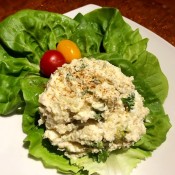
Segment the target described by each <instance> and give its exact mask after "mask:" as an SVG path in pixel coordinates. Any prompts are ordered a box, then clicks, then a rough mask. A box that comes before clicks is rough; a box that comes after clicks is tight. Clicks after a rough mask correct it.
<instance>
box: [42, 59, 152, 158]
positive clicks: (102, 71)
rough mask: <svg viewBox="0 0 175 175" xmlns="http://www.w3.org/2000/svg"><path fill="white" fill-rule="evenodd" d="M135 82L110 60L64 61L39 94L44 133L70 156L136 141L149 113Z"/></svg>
mask: <svg viewBox="0 0 175 175" xmlns="http://www.w3.org/2000/svg"><path fill="white" fill-rule="evenodd" d="M132 81H133V77H127V76H125V75H124V74H123V73H122V72H121V70H120V68H118V67H115V66H113V65H112V64H110V63H109V62H107V61H103V60H95V59H93V58H92V59H87V58H82V59H75V60H73V61H72V62H71V63H70V64H64V65H63V66H62V67H61V68H58V69H57V71H56V72H55V73H54V74H53V75H52V76H51V78H50V80H49V82H48V84H47V87H46V89H45V91H44V92H43V93H42V94H41V95H40V96H39V103H40V107H39V110H40V114H41V119H40V120H39V124H40V125H41V124H45V126H46V130H45V133H44V138H48V139H49V140H50V142H51V143H52V145H54V146H57V147H58V149H59V150H62V151H64V152H65V155H66V156H67V157H70V158H77V157H81V156H83V155H87V153H98V152H100V151H101V150H102V149H103V150H106V151H109V152H110V151H113V150H116V149H121V148H128V147H130V146H132V145H133V144H134V143H135V142H137V141H138V140H139V139H140V138H141V137H142V135H143V134H145V132H146V128H145V126H144V119H145V116H146V115H147V114H148V113H149V109H148V108H146V107H144V105H143V101H144V99H143V97H142V96H141V95H140V94H139V93H138V92H137V90H136V89H135V86H134V84H133V83H132Z"/></svg>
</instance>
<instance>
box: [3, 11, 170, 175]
mask: <svg viewBox="0 0 175 175" xmlns="http://www.w3.org/2000/svg"><path fill="white" fill-rule="evenodd" d="M63 38H67V39H71V40H73V41H74V42H76V43H77V45H78V46H79V48H80V50H81V52H82V55H83V56H86V57H89V58H90V57H94V58H96V59H103V60H107V61H109V62H110V63H111V64H113V65H115V66H118V67H120V68H121V70H122V72H123V73H124V74H126V75H127V76H133V77H134V81H133V83H134V84H135V86H136V89H137V90H138V91H139V93H140V94H141V95H142V96H143V97H144V99H145V101H144V103H145V106H147V107H148V108H149V109H150V114H149V115H148V116H147V117H146V119H145V126H146V128H147V132H146V134H145V135H144V136H143V137H142V138H141V139H140V140H139V141H138V142H137V143H135V145H133V146H132V147H131V148H129V149H126V150H125V149H124V150H116V151H113V152H112V153H110V156H109V158H108V159H107V161H106V162H105V163H102V162H101V163H98V162H95V161H93V159H91V158H89V157H88V156H84V157H82V158H79V159H77V160H69V159H68V158H66V157H65V156H64V154H63V152H61V151H58V150H57V149H56V147H53V146H52V145H51V144H50V142H49V141H48V140H46V139H43V133H44V130H45V128H44V126H38V119H39V117H40V116H39V110H38V107H39V103H38V96H39V94H40V93H42V92H43V91H44V89H45V86H46V83H47V81H48V79H47V78H44V77H42V76H41V75H40V70H39V61H40V58H41V56H42V54H43V53H44V52H45V51H46V50H48V49H55V48H56V44H57V42H59V41H60V40H61V39H63ZM147 42H148V39H147V38H142V36H141V35H140V33H139V30H138V29H137V30H135V31H133V30H132V28H131V27H130V26H129V25H128V24H127V23H126V22H125V21H124V20H123V18H122V16H121V14H120V12H119V11H118V10H117V9H114V8H100V9H97V10H94V11H92V12H90V13H88V14H86V15H84V16H83V15H82V14H78V15H77V16H76V17H75V18H74V19H71V18H68V17H66V16H64V15H61V14H56V13H51V12H46V11H35V10H23V11H20V12H18V13H16V14H14V15H12V16H9V17H8V18H7V19H5V20H4V21H2V22H1V23H0V114H1V115H3V116H6V115H10V114H13V113H19V112H21V114H23V123H22V128H23V131H24V132H25V133H26V135H27V137H26V139H25V140H24V143H25V145H26V147H27V148H28V149H29V154H30V155H31V156H33V157H34V158H37V159H40V160H41V161H42V162H43V164H44V166H46V167H49V168H56V169H57V170H58V172H61V173H65V174H67V173H69V174H70V173H71V174H77V175H87V174H88V173H89V174H93V173H99V174H102V175H106V174H115V175H116V174H120V175H129V174H130V172H131V171H132V169H133V168H135V167H136V166H137V164H138V163H139V162H140V161H142V160H145V159H146V158H147V157H149V156H151V154H152V151H154V150H155V149H156V148H157V147H159V146H160V145H161V144H162V143H163V142H164V141H165V140H166V134H167V132H168V130H169V129H170V127H171V124H170V121H169V117H168V115H166V114H165V112H164V109H163V102H164V100H165V99H166V97H167V94H168V81H167V79H166V77H165V75H164V74H163V72H162V71H161V68H160V65H159V62H158V59H157V58H156V57H155V56H154V55H153V54H152V53H149V52H148V51H147V50H146V48H147Z"/></svg>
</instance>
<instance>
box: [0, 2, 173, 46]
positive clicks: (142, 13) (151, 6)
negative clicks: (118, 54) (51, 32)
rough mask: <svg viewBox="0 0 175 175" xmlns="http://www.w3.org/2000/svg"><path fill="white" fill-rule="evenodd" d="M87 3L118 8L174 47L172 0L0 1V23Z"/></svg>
mask: <svg viewBox="0 0 175 175" xmlns="http://www.w3.org/2000/svg"><path fill="white" fill-rule="evenodd" d="M87 4H96V5H99V6H106V7H115V8H118V9H119V10H120V12H121V13H122V15H123V16H125V17H127V18H129V19H131V20H133V21H135V22H137V23H139V24H141V25H142V26H144V27H146V28H148V29H150V30H151V31H153V32H154V33H156V34H158V35H159V36H161V37H162V38H164V39H165V40H166V41H168V42H169V43H170V44H172V45H173V46H175V0H143V1H142V0H51V1H49V0H13V1H12V0H6V1H4V0H0V21H2V20H3V19H4V18H6V17H7V16H9V15H11V14H13V13H15V12H16V11H18V10H21V9H26V8H28V9H36V10H47V11H51V12H58V13H65V12H68V11H70V10H73V9H75V8H78V7H81V6H84V5H87Z"/></svg>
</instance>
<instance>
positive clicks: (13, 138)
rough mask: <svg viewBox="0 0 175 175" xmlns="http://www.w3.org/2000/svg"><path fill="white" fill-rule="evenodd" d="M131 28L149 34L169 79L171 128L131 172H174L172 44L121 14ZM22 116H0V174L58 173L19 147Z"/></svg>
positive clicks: (174, 58) (140, 174)
mask: <svg viewBox="0 0 175 175" xmlns="http://www.w3.org/2000/svg"><path fill="white" fill-rule="evenodd" d="M96 8H100V7H99V6H96V5H93V4H90V5H87V6H83V7H81V8H78V9H75V10H73V11H71V12H68V13H66V15H67V16H70V17H72V18H73V17H74V16H75V15H76V14H77V13H78V12H81V13H82V14H85V13H88V12H90V11H92V10H94V9H96ZM124 19H125V20H126V22H127V23H129V24H130V25H131V26H132V28H133V29H136V28H139V30H140V33H141V34H142V36H143V37H147V38H149V43H148V50H149V51H150V52H152V53H153V54H155V55H156V56H157V57H158V59H159V62H160V65H161V68H162V70H163V72H164V73H165V75H166V76H167V78H168V81H169V94H168V97H167V99H166V101H165V104H164V107H165V111H166V113H167V114H168V115H169V116H170V120H171V123H172V128H171V129H170V131H169V133H168V135H167V140H166V141H165V142H164V143H163V144H162V145H161V146H160V147H159V148H158V149H157V150H156V151H154V152H153V155H152V157H150V158H148V159H147V160H146V161H143V162H142V163H140V164H139V165H138V167H137V168H136V169H134V171H133V173H132V175H174V174H175V112H174V109H175V108H174V99H175V80H174V76H175V47H173V46H172V45H170V44H169V43H168V42H166V41H165V40H164V39H162V38H160V37H159V36H157V35H156V34H154V33H153V32H151V31H149V30H147V29H146V28H144V27H142V26H141V25H139V24H137V23H135V22H133V21H131V20H129V19H127V18H124ZM21 125H22V116H20V115H15V116H12V117H4V118H3V117H0V174H1V175H12V174H13V175H58V173H57V172H56V170H54V169H48V168H45V167H44V166H43V164H42V163H41V162H40V161H38V160H34V159H32V158H30V157H28V150H27V149H25V148H24V147H23V140H24V138H25V134H24V133H23V132H22V127H21Z"/></svg>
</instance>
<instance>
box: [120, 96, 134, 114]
mask: <svg viewBox="0 0 175 175" xmlns="http://www.w3.org/2000/svg"><path fill="white" fill-rule="evenodd" d="M134 100H135V94H134V93H132V94H130V95H129V96H128V97H127V98H122V102H123V104H124V107H125V110H126V111H130V110H131V109H133V107H134V104H135V102H134Z"/></svg>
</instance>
